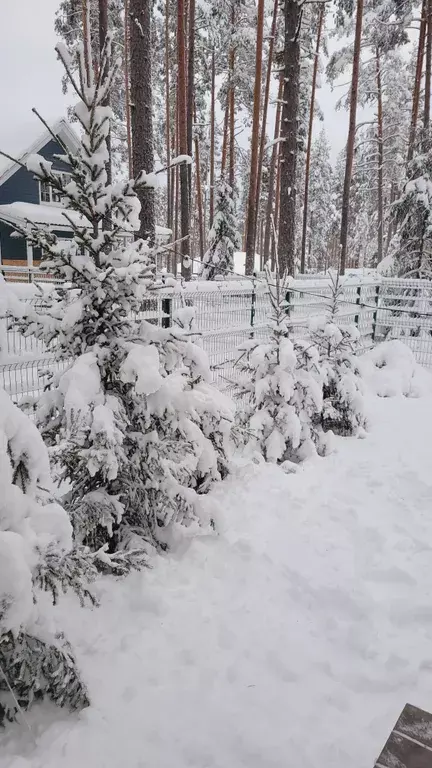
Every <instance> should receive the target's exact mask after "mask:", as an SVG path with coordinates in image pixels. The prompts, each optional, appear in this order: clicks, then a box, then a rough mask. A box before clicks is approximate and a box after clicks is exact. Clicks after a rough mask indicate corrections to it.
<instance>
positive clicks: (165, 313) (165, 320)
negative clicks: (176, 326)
mask: <svg viewBox="0 0 432 768" xmlns="http://www.w3.org/2000/svg"><path fill="white" fill-rule="evenodd" d="M161 309H162V328H171V326H172V298H171V296H170V297H168V298H165V299H162V305H161Z"/></svg>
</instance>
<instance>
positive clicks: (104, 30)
mask: <svg viewBox="0 0 432 768" xmlns="http://www.w3.org/2000/svg"><path fill="white" fill-rule="evenodd" d="M107 34H108V0H99V51H100V54H101V55H102V51H103V49H104V47H105V43H106V38H107ZM107 75H108V72H105V73H103V77H104V78H105V77H106V76H107ZM109 105H110V97H109V94H108V96H107V98H106V100H105V106H107V107H109ZM106 145H107V150H108V160H107V164H106V172H107V184H111V183H112V162H111V131H109V133H108V136H107V137H106ZM104 227H105V229H107V230H110V229H111V228H112V220H111V216H110V215H109V214H108V215H106V216H105V218H104Z"/></svg>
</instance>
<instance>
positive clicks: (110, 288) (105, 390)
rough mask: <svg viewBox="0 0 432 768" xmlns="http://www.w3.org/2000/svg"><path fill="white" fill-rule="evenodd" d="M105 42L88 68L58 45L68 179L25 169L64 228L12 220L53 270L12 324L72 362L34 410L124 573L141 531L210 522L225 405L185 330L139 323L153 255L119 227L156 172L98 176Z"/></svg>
mask: <svg viewBox="0 0 432 768" xmlns="http://www.w3.org/2000/svg"><path fill="white" fill-rule="evenodd" d="M110 47H111V46H110V40H109V38H108V42H107V45H106V47H105V49H104V51H103V54H102V59H103V61H102V63H101V65H100V67H99V68H98V73H99V74H98V75H97V77H96V79H95V75H94V69H93V67H90V72H89V74H88V75H87V74H86V69H85V63H84V56H83V49H82V46H81V47H79V48H78V51H77V57H78V72H79V79H78V80H76V79H75V78H74V76H73V75H72V73H71V66H70V59H69V56H68V53H67V51H66V50H65V49H64V47H63V46H58V53H59V56H60V58H61V60H62V62H63V64H64V66H65V69H66V72H67V74H68V76H69V79H70V80H71V82H72V84H73V86H74V88H75V91H76V92H77V94H78V96H79V98H80V101H79V103H78V105H77V106H76V107H75V115H76V117H77V119H78V121H79V123H80V125H81V128H82V131H83V136H82V141H81V146H80V148H79V149H78V152H77V154H76V155H71V154H70V153H68V152H67V151H66V150H65V153H66V155H67V156H66V159H67V161H68V163H69V164H70V166H71V169H72V172H71V181H70V182H69V183H67V184H66V185H64V184H63V181H62V180H61V178H60V177H58V176H57V175H56V174H55V173H53V172H52V170H51V165H50V163H49V162H47V161H46V160H44V159H43V158H42V157H40V156H38V155H33V156H31V157H30V158H28V160H27V167H28V168H29V169H30V170H31V171H32V172H33V173H34V174H35V176H36V177H37V178H39V179H43V180H45V181H47V182H49V183H50V184H51V185H52V186H53V188H55V189H56V190H57V191H58V192H59V194H60V195H61V196H62V197H63V199H64V202H65V211H64V216H65V218H66V219H67V221H68V222H69V225H70V226H71V228H72V230H73V239H72V241H71V243H70V245H69V247H65V244H64V242H59V241H58V240H57V237H56V236H55V234H53V233H52V232H50V231H48V230H47V229H45V228H43V227H38V226H36V225H28V227H27V229H26V230H24V231H23V232H22V234H24V235H25V236H26V237H27V238H28V240H29V242H30V243H32V244H33V245H34V246H37V247H40V248H41V249H42V252H43V255H44V262H43V265H42V269H46V270H47V271H49V272H50V273H51V274H53V276H54V277H55V278H57V279H58V280H59V287H58V288H57V291H56V294H53V295H50V296H48V297H47V299H46V303H45V306H46V309H38V308H32V307H29V308H28V309H27V312H26V317H25V318H24V320H22V327H23V328H24V329H25V331H26V332H27V333H33V334H34V335H35V336H37V337H39V338H42V339H43V340H44V341H45V343H46V344H48V345H49V344H50V343H51V342H52V341H55V344H54V345H53V348H54V351H55V354H56V356H57V358H58V359H59V360H61V361H62V364H63V366H64V363H65V362H66V363H67V364H68V367H67V370H66V371H64V372H62V373H60V374H58V375H56V376H54V377H53V378H52V380H51V384H50V387H49V389H48V391H47V392H45V394H44V395H43V397H42V398H41V399H40V401H39V403H38V406H37V409H36V420H37V423H38V425H39V427H40V429H41V431H42V434H43V436H44V439H45V440H46V442H47V443H48V444H49V445H50V446H51V448H52V452H53V458H54V459H55V461H56V463H57V465H58V467H59V474H60V479H62V480H67V481H68V483H69V485H70V490H69V492H68V494H67V497H65V505H66V508H67V510H68V512H69V514H70V516H71V519H72V522H73V526H74V530H75V535H76V537H77V540H78V542H79V543H81V544H83V545H88V546H90V547H91V549H92V551H94V552H97V553H98V560H99V562H100V563H101V565H102V566H103V567H104V568H108V569H112V570H114V571H115V572H117V573H119V572H122V573H123V572H124V571H125V570H127V568H128V567H132V566H137V567H139V566H141V565H142V564H143V562H145V555H146V547H147V544H148V543H151V544H163V545H164V542H165V541H166V535H165V534H164V533H163V532H162V530H161V529H163V528H164V527H166V526H168V525H170V524H173V523H176V522H183V523H187V524H189V523H190V522H192V521H194V520H196V521H199V522H204V521H206V522H209V520H208V516H207V517H206V516H205V515H204V512H203V509H204V507H205V505H204V504H203V502H202V498H201V496H202V494H203V493H205V492H206V491H207V490H208V489H209V487H210V484H211V482H212V481H214V480H219V479H220V478H221V477H222V476H223V475H224V474H225V473H226V471H227V441H228V436H229V431H230V425H231V422H232V419H233V409H232V406H231V403H230V401H229V400H227V399H226V398H224V397H222V396H221V395H219V393H218V392H217V391H216V390H215V389H214V388H213V387H212V386H211V385H210V383H209V380H210V373H209V369H208V363H207V360H206V357H205V355H204V354H203V352H202V350H200V349H199V347H198V346H197V345H196V344H194V343H193V337H192V336H191V334H190V332H189V331H188V330H187V328H185V329H183V330H182V329H181V328H178V329H176V330H174V329H162V328H157V327H155V326H154V325H152V324H150V323H148V322H146V321H143V322H141V323H140V322H139V316H140V313H141V312H142V309H143V300H144V298H148V295H149V293H148V292H149V290H150V289H154V281H153V269H154V267H153V263H154V256H155V254H154V252H152V250H151V249H149V247H148V245H147V243H146V242H144V241H142V240H136V241H135V242H131V243H129V244H126V245H125V244H124V242H123V237H124V235H128V236H129V237H130V238H132V237H133V236H134V233H135V232H137V231H138V229H139V214H140V205H139V200H138V197H137V195H136V189H137V188H138V187H139V186H151V185H152V184H154V178H153V177H154V174H151V175H146V174H145V173H141V174H140V175H139V177H138V178H137V179H135V180H131V181H127V182H126V183H122V184H114V185H109V184H108V183H107V174H106V163H107V160H108V150H107V143H106V138H107V135H108V131H109V123H110V117H111V111H110V109H109V108H108V107H106V106H104V105H105V103H106V97H107V93H108V90H109V88H110V84H111V82H112V80H113V77H114V76H115V72H116V66H117V65H114V66H111V55H110V54H111V52H110ZM88 77H89V82H87V78H88ZM109 222H110V223H111V226H108V223H109Z"/></svg>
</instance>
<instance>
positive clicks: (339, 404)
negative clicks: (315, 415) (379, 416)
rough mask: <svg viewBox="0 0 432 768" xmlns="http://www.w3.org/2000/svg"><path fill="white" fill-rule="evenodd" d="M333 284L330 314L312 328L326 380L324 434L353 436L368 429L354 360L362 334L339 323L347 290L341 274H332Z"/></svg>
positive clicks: (361, 383)
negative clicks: (344, 291)
mask: <svg viewBox="0 0 432 768" xmlns="http://www.w3.org/2000/svg"><path fill="white" fill-rule="evenodd" d="M330 281H331V282H330V288H331V291H330V299H329V301H328V306H327V312H326V314H325V316H323V317H317V318H313V319H312V320H311V321H310V324H309V325H310V333H311V338H312V341H313V342H314V344H315V345H316V347H317V348H318V350H319V355H320V367H321V370H322V372H323V376H324V380H323V408H322V412H321V424H322V427H323V429H324V431H325V432H327V431H329V430H332V432H334V433H335V434H338V435H354V434H356V433H357V434H358V433H359V431H360V430H362V429H363V428H364V427H365V426H366V416H365V408H364V398H363V382H362V379H361V377H360V372H359V369H358V366H357V363H356V358H355V352H356V350H357V349H358V347H359V342H360V333H359V330H358V328H356V327H355V325H352V324H350V325H341V324H338V323H337V315H338V312H339V310H340V305H341V302H342V301H343V290H344V286H343V282H342V281H341V279H340V276H339V274H336V276H335V275H334V274H331V275H330Z"/></svg>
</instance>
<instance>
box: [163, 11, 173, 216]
mask: <svg viewBox="0 0 432 768" xmlns="http://www.w3.org/2000/svg"><path fill="white" fill-rule="evenodd" d="M169 6H170V0H166V3H165V123H166V125H165V141H166V162H167V167H168V170H167V217H166V221H167V227H168V229H172V207H171V181H172V174H171V171H170V165H171V109H170V61H169Z"/></svg>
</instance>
